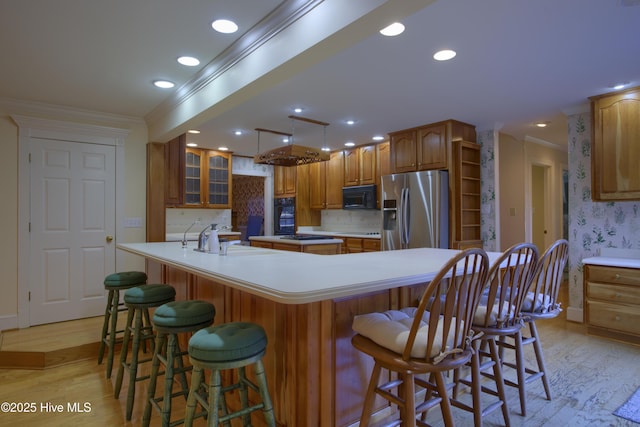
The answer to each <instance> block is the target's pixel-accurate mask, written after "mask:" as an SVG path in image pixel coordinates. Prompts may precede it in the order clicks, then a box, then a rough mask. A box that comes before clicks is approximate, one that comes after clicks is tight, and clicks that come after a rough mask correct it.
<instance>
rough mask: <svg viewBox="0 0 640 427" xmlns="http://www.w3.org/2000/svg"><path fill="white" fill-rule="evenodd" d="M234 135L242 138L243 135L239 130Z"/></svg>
mask: <svg viewBox="0 0 640 427" xmlns="http://www.w3.org/2000/svg"><path fill="white" fill-rule="evenodd" d="M234 135H237V136H240V135H242V131H241V130H237V131H235V132H234Z"/></svg>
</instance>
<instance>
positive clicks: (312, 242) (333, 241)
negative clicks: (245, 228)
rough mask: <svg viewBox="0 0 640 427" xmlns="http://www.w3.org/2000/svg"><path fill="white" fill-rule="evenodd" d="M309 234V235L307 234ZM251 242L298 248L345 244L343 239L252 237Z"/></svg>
mask: <svg viewBox="0 0 640 427" xmlns="http://www.w3.org/2000/svg"><path fill="white" fill-rule="evenodd" d="M305 234H309V233H305ZM249 240H255V241H257V242H269V243H273V242H278V243H284V244H287V245H296V246H304V245H328V244H334V245H335V244H336V243H343V241H342V240H341V239H311V240H295V239H286V238H284V236H251V237H249Z"/></svg>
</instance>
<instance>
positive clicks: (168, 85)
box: [153, 80, 175, 89]
mask: <svg viewBox="0 0 640 427" xmlns="http://www.w3.org/2000/svg"><path fill="white" fill-rule="evenodd" d="M153 84H154V85H155V86H157V87H159V88H162V89H171V88H172V87H174V86H175V83H173V82H170V81H169V80H154V81H153Z"/></svg>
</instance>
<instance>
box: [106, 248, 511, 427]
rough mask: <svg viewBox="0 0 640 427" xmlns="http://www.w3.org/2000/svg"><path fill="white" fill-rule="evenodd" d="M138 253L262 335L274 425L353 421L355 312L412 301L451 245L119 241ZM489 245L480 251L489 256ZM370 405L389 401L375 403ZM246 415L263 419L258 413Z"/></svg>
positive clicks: (153, 271) (187, 295)
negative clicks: (334, 247) (343, 248)
mask: <svg viewBox="0 0 640 427" xmlns="http://www.w3.org/2000/svg"><path fill="white" fill-rule="evenodd" d="M118 248H119V249H121V250H123V251H126V252H129V253H133V254H137V255H140V256H143V257H145V259H146V264H147V272H148V274H149V278H150V280H149V283H154V282H156V283H167V284H170V285H172V286H174V287H175V288H176V291H177V297H176V298H177V299H204V300H208V301H210V302H212V303H213V304H214V305H215V307H216V317H215V323H214V324H220V323H223V322H232V321H247V322H254V323H257V324H260V325H262V326H263V327H264V328H265V330H266V332H267V336H268V340H269V343H268V346H267V353H266V355H265V358H264V364H265V369H266V372H267V379H268V382H269V389H270V393H271V398H272V400H273V404H274V409H275V414H276V421H277V423H278V425H280V426H327V427H330V426H349V425H353V424H355V423H357V422H358V420H359V418H360V412H361V408H362V402H363V396H364V392H365V390H366V386H367V384H368V380H369V375H370V372H371V369H372V367H373V363H372V360H370V358H368V357H366V356H364V355H363V354H361V353H359V352H358V351H356V350H355V349H354V348H353V347H352V346H351V337H352V336H353V335H354V333H353V331H352V329H351V324H352V321H353V317H354V316H355V315H357V314H362V313H370V312H374V311H385V310H390V309H397V308H401V307H405V306H410V305H416V301H417V299H418V297H419V295H420V293H421V292H422V290H423V289H424V286H425V284H426V283H428V282H429V281H430V280H431V279H432V278H433V277H434V276H435V274H436V273H437V272H438V270H439V269H440V268H441V266H442V265H443V264H444V263H445V262H446V261H447V260H449V259H450V258H451V256H453V255H454V254H455V253H457V251H455V250H450V249H408V250H402V251H390V252H368V253H356V254H344V255H330V256H326V255H315V254H308V253H299V252H288V251H278V250H272V249H264V248H256V247H247V246H231V247H229V250H228V254H227V255H226V256H220V255H217V254H206V253H199V252H196V251H194V250H193V247H189V248H187V249H183V248H182V247H181V245H180V243H179V242H162V243H128V244H119V245H118ZM498 255H499V254H497V253H490V254H489V257H490V261H492V260H493V259H495V258H497V256H498ZM377 410H378V415H379V416H380V417H384V416H386V415H388V414H389V413H390V410H391V409H390V408H389V407H388V406H387V405H386V404H385V403H384V402H382V401H380V402H379V403H378V407H377ZM252 420H253V422H254V425H263V421H262V417H261V416H260V414H255V415H254V416H252Z"/></svg>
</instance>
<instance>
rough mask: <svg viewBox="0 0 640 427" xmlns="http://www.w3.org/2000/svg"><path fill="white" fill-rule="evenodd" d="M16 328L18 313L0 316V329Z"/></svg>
mask: <svg viewBox="0 0 640 427" xmlns="http://www.w3.org/2000/svg"><path fill="white" fill-rule="evenodd" d="M10 329H18V315H16V314H11V315H8V316H0V331H8V330H10Z"/></svg>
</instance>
